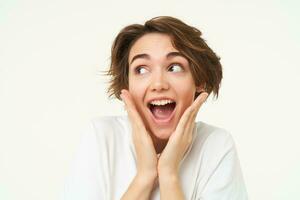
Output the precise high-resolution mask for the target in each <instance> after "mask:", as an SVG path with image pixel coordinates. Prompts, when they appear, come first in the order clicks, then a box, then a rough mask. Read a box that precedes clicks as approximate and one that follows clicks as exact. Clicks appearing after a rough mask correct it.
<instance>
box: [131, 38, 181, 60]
mask: <svg viewBox="0 0 300 200" xmlns="http://www.w3.org/2000/svg"><path fill="white" fill-rule="evenodd" d="M174 56H182V54H181V53H180V52H179V51H178V50H177V49H176V48H175V47H174V46H173V44H172V39H171V37H170V36H169V35H167V34H162V33H148V34H146V35H144V36H142V37H141V38H139V39H138V40H137V41H136V42H135V43H134V44H133V46H132V48H131V49H130V52H129V57H128V62H129V64H131V63H132V62H133V61H134V60H135V59H137V58H144V59H151V58H152V57H157V58H159V57H163V58H171V57H174Z"/></svg>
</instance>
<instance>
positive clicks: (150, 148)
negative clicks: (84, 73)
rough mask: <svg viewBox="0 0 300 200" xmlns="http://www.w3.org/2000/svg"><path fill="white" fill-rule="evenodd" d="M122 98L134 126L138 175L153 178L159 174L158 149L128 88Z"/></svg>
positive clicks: (147, 178) (146, 178) (133, 133)
mask: <svg viewBox="0 0 300 200" xmlns="http://www.w3.org/2000/svg"><path fill="white" fill-rule="evenodd" d="M120 96H121V98H122V100H123V101H124V103H125V108H126V111H127V113H128V116H129V120H130V122H131V126H132V137H133V143H134V146H135V151H136V156H137V176H138V177H140V178H142V179H143V178H145V179H144V180H148V181H149V180H152V181H155V179H156V178H157V176H158V172H157V163H158V158H157V155H156V151H155V148H154V145H153V142H152V139H151V136H150V135H149V133H148V131H147V130H146V127H145V125H144V123H143V120H142V118H141V116H140V115H139V113H138V111H137V109H136V107H135V103H134V100H133V99H132V96H131V94H130V93H129V91H128V90H125V89H123V90H122V91H121V95H120Z"/></svg>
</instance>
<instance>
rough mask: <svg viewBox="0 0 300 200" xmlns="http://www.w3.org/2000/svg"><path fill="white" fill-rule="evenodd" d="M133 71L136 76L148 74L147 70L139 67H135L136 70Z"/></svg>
mask: <svg viewBox="0 0 300 200" xmlns="http://www.w3.org/2000/svg"><path fill="white" fill-rule="evenodd" d="M135 71H136V73H137V74H145V73H147V72H148V70H147V69H145V68H144V67H142V66H140V67H137V68H136V69H135Z"/></svg>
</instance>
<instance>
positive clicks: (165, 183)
mask: <svg viewBox="0 0 300 200" xmlns="http://www.w3.org/2000/svg"><path fill="white" fill-rule="evenodd" d="M159 188H160V198H161V199H162V200H164V199H172V200H184V194H183V191H182V189H181V184H180V179H179V176H178V175H161V176H159Z"/></svg>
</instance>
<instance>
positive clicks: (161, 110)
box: [148, 100, 176, 125]
mask: <svg viewBox="0 0 300 200" xmlns="http://www.w3.org/2000/svg"><path fill="white" fill-rule="evenodd" d="M148 108H149V110H150V112H151V116H152V119H153V120H154V122H155V123H157V124H160V125H166V124H168V123H169V122H170V121H171V119H172V117H173V115H174V113H175V108H176V102H175V101H172V100H154V101H151V102H150V103H148Z"/></svg>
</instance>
